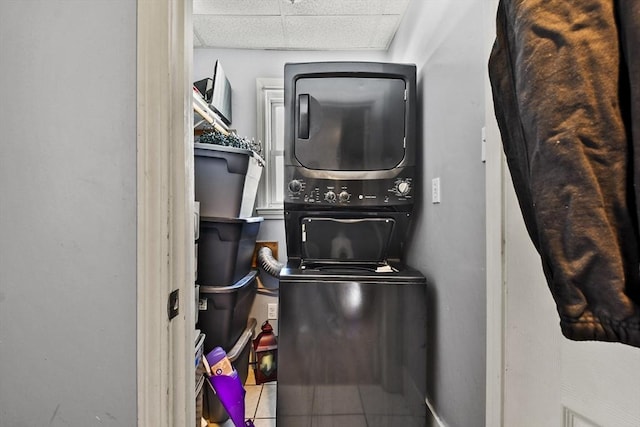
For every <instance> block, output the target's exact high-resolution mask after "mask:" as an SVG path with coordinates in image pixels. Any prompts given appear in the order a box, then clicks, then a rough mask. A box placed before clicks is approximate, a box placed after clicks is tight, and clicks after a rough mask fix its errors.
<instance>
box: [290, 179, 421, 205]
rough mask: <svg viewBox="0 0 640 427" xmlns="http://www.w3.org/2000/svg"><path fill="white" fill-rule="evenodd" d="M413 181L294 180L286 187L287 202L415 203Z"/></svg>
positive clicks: (348, 203) (312, 203) (335, 203)
mask: <svg viewBox="0 0 640 427" xmlns="http://www.w3.org/2000/svg"><path fill="white" fill-rule="evenodd" d="M413 194H414V188H413V178H411V177H396V178H391V179H376V180H354V181H350V180H331V179H317V178H305V177H294V178H292V179H291V180H290V181H289V183H288V185H287V188H286V192H285V202H287V203H295V204H304V205H316V206H317V205H328V206H351V207H354V206H384V205H406V204H411V203H413Z"/></svg>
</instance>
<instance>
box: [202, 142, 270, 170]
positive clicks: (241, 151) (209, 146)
mask: <svg viewBox="0 0 640 427" xmlns="http://www.w3.org/2000/svg"><path fill="white" fill-rule="evenodd" d="M193 148H194V149H196V150H211V151H223V152H226V153H236V154H244V155H247V156H249V157H253V158H254V159H255V160H256V161H257V162H258V164H259V165H260V166H264V165H265V161H264V159H263V158H262V157H260V155H259V154H258V153H256V152H255V151H251V150H245V149H244V148H236V147H227V146H225V145H218V144H205V143H202V142H196V143H194V144H193ZM205 152H206V151H205ZM205 152H202V151H201V152H200V153H198V152H197V151H196V153H195V154H196V155H197V154H203V153H205Z"/></svg>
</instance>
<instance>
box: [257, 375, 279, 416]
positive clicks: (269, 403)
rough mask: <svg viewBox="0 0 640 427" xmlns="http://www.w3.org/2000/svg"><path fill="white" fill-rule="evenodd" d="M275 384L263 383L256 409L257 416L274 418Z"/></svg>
mask: <svg viewBox="0 0 640 427" xmlns="http://www.w3.org/2000/svg"><path fill="white" fill-rule="evenodd" d="M276 393H277V390H276V384H270V383H267V384H263V386H262V394H261V395H260V402H258V409H257V411H256V419H257V418H275V416H276Z"/></svg>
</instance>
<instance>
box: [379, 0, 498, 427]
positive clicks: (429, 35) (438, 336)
mask: <svg viewBox="0 0 640 427" xmlns="http://www.w3.org/2000/svg"><path fill="white" fill-rule="evenodd" d="M484 8H485V6H484V4H483V1H482V0H459V1H455V2H451V1H444V0H443V1H438V2H422V1H413V2H412V3H411V4H410V10H409V11H408V14H407V18H406V19H405V21H403V23H402V25H401V27H400V32H399V33H398V35H397V36H396V38H395V40H394V43H393V46H392V48H391V51H390V57H391V58H392V59H393V60H395V61H406V62H414V63H416V64H417V66H418V93H419V94H418V97H419V99H420V106H421V111H419V113H418V114H419V120H418V122H419V129H418V132H419V134H420V135H421V139H422V144H421V153H420V154H421V158H422V166H423V167H422V177H421V181H422V185H423V188H422V195H423V197H422V200H420V201H419V202H418V206H417V210H418V212H417V215H416V218H417V221H416V224H415V232H414V234H413V238H412V242H411V244H410V248H409V256H408V262H409V264H410V265H413V266H415V267H417V268H418V269H420V270H421V271H422V272H423V273H424V274H425V275H426V276H427V278H428V282H429V295H430V301H429V303H428V309H429V315H428V319H429V325H428V330H429V343H430V348H429V351H428V354H429V357H428V360H427V372H428V379H429V380H428V394H429V396H428V397H429V399H430V400H431V402H432V404H433V406H434V408H435V411H436V413H437V414H438V415H439V416H440V417H441V418H442V420H443V421H444V423H445V424H446V425H447V426H452V427H453V426H481V425H484V414H485V360H486V358H485V351H486V349H485V338H486V333H485V323H486V308H485V305H486V297H485V292H486V279H485V185H484V182H485V180H484V173H485V171H484V164H483V163H482V161H481V129H482V127H483V126H484V115H485V110H484V105H485V92H484V77H485V74H486V73H485V69H486V57H485V54H484V52H485V45H484V43H485V40H486V31H488V30H489V29H488V28H487V26H486V22H487V21H486V20H484V19H483V16H485V10H484ZM434 177H440V180H441V200H442V202H441V203H440V204H432V203H431V192H430V190H431V180H432V178H434Z"/></svg>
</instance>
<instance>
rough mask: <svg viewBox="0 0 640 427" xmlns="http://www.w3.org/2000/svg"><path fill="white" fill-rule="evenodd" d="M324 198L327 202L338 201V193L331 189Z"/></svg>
mask: <svg viewBox="0 0 640 427" xmlns="http://www.w3.org/2000/svg"><path fill="white" fill-rule="evenodd" d="M324 199H325V200H326V201H327V202H330V203H333V202H335V201H336V193H334V192H333V191H331V190H329V191H327V192H326V193H325V195H324Z"/></svg>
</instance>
